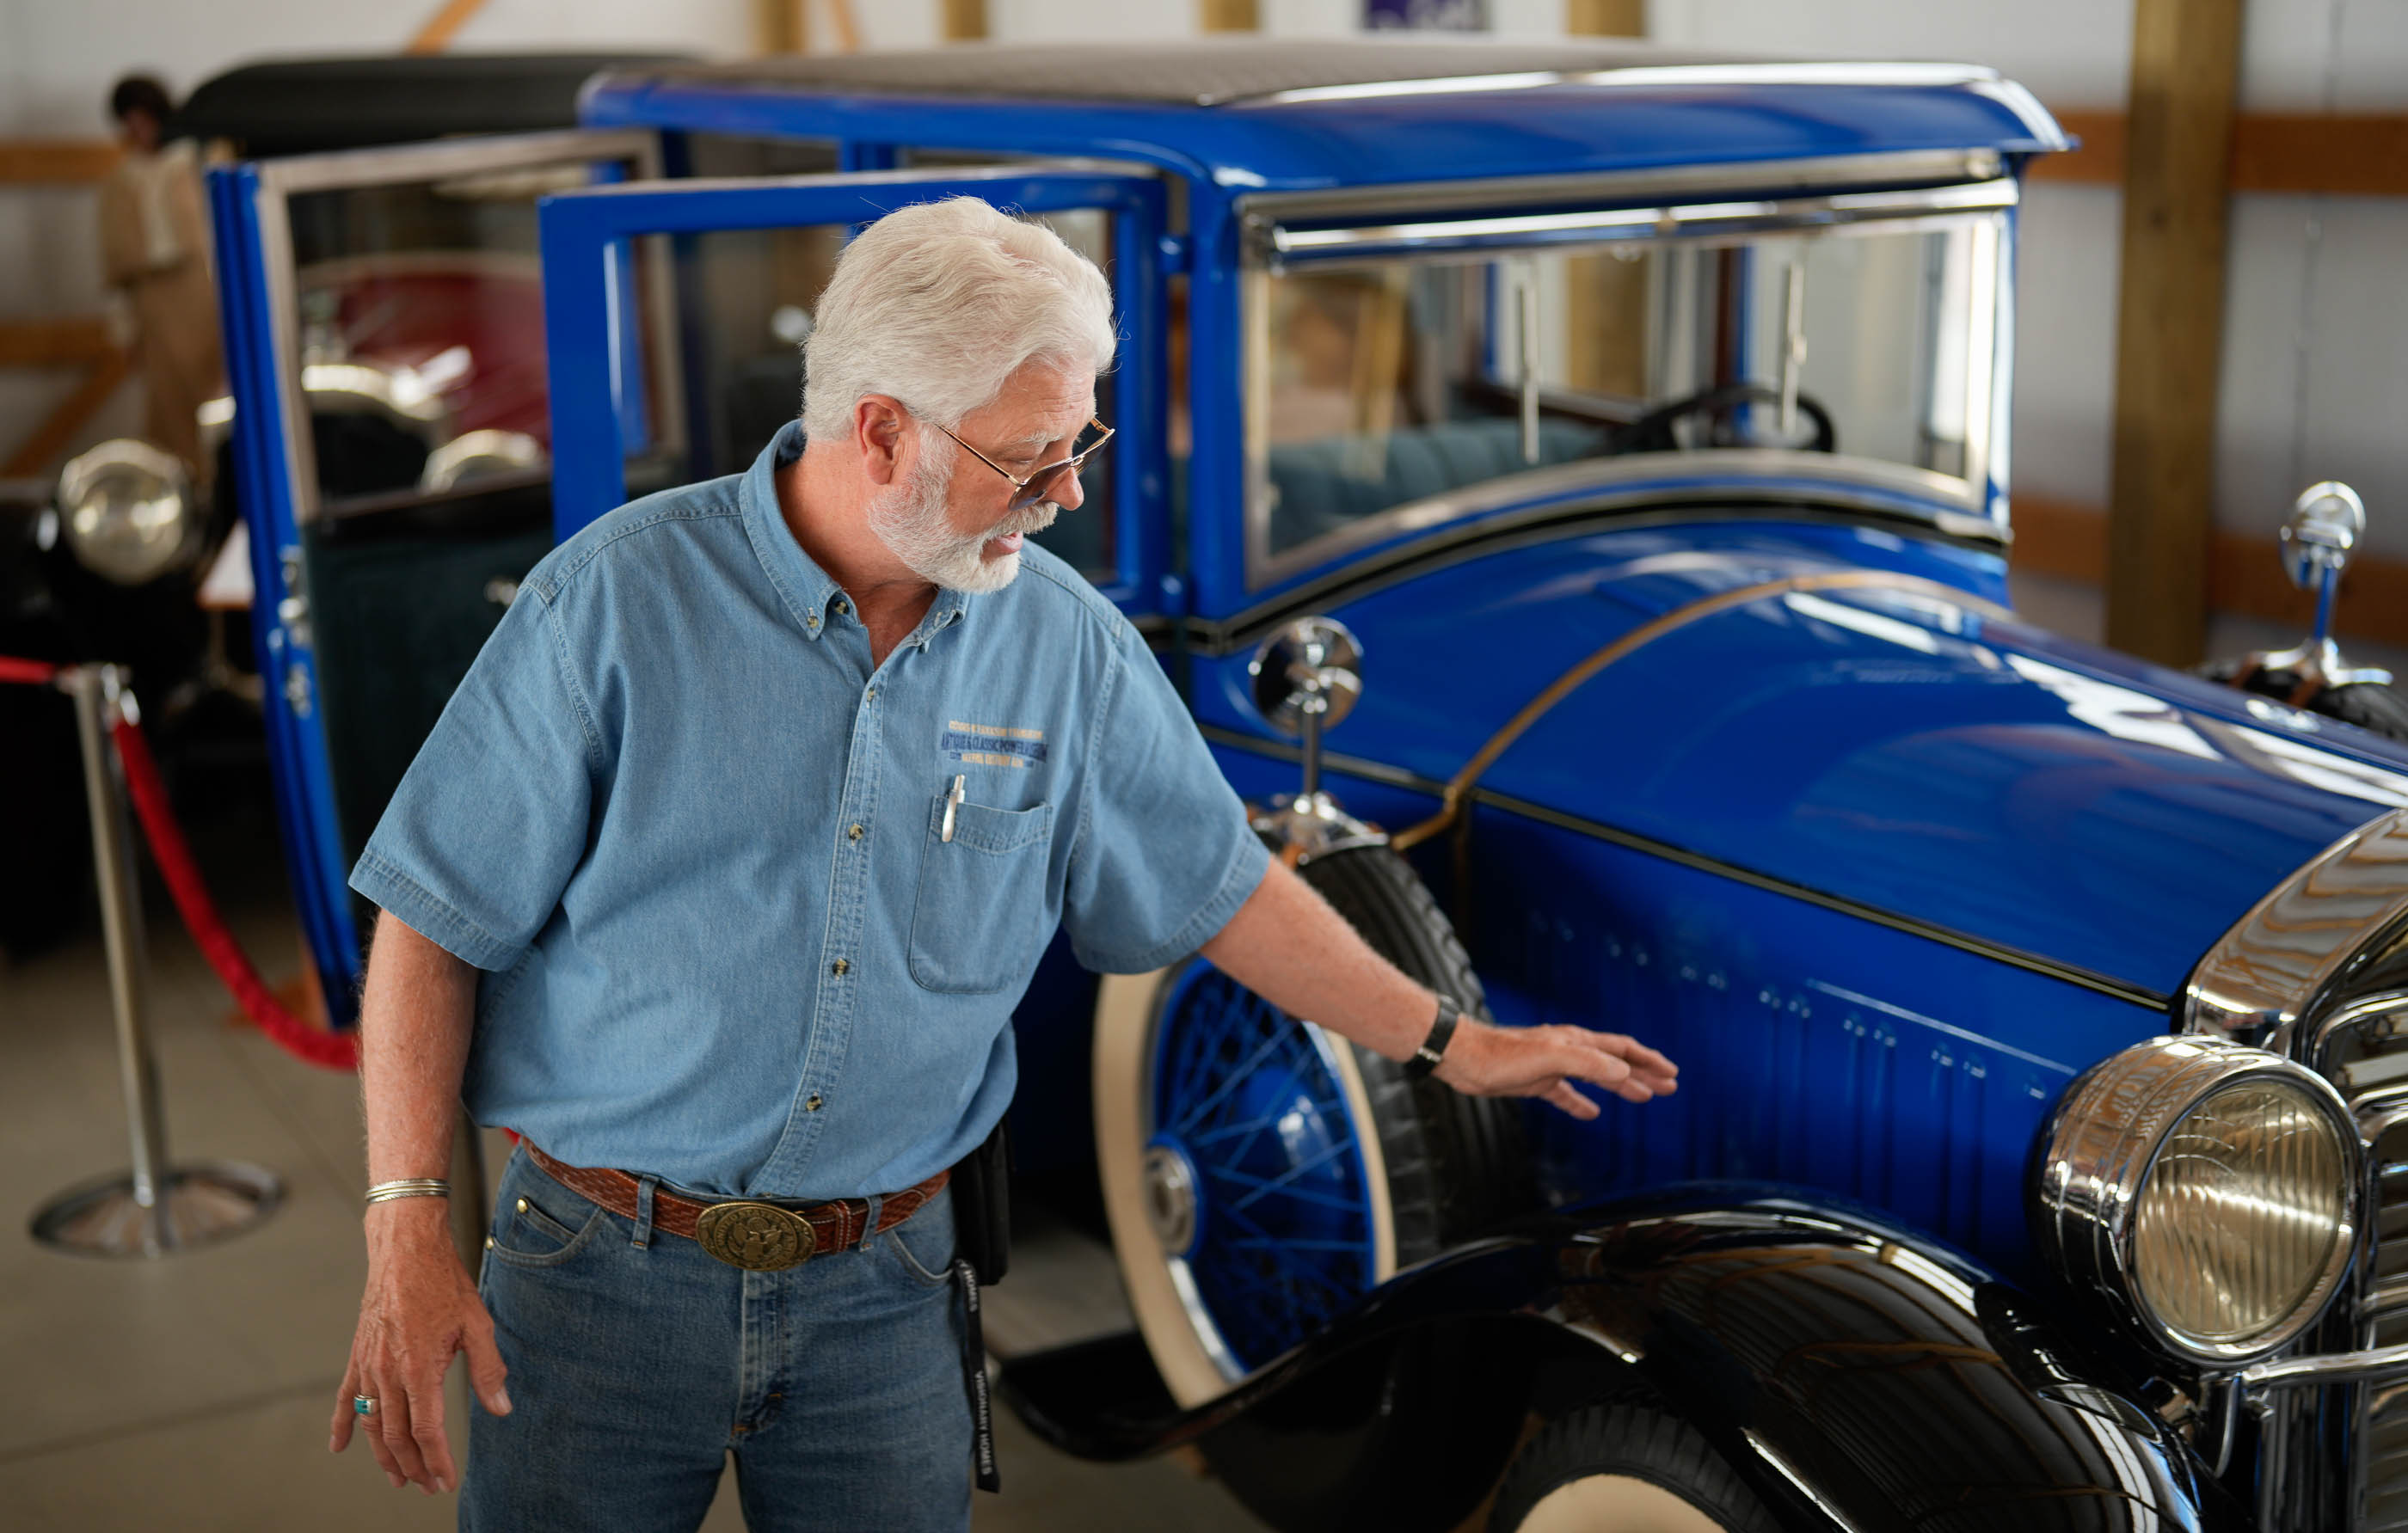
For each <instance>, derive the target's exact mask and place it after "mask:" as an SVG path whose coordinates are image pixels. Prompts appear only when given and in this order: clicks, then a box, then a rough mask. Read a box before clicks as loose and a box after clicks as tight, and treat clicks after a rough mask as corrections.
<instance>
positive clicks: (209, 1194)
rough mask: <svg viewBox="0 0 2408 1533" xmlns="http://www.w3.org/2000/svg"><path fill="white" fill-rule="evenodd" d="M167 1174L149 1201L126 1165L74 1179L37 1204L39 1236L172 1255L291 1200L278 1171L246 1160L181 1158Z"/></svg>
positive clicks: (68, 1248) (74, 1246)
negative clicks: (192, 1161)
mask: <svg viewBox="0 0 2408 1533" xmlns="http://www.w3.org/2000/svg"><path fill="white" fill-rule="evenodd" d="M162 1182H163V1185H162V1186H161V1187H160V1189H159V1197H158V1200H157V1202H156V1203H155V1204H154V1205H153V1206H152V1207H150V1208H148V1209H146V1208H144V1207H142V1205H140V1204H139V1203H136V1201H135V1200H134V1179H133V1177H132V1176H130V1175H127V1174H125V1173H122V1172H121V1173H119V1174H118V1175H116V1176H108V1177H103V1178H101V1179H100V1180H99V1181H97V1182H85V1183H83V1184H82V1185H80V1186H76V1187H70V1188H68V1189H67V1190H66V1191H65V1192H63V1193H61V1194H59V1195H58V1196H56V1197H53V1198H51V1199H50V1201H49V1202H47V1203H45V1204H43V1205H42V1206H41V1207H40V1208H39V1209H36V1211H34V1225H33V1235H34V1239H36V1240H39V1241H41V1242H42V1243H43V1244H44V1245H47V1246H52V1247H55V1248H56V1249H58V1250H60V1251H65V1252H69V1253H72V1254H76V1255H79V1256H136V1257H152V1256H168V1255H173V1254H175V1253H177V1252H179V1251H189V1250H192V1249H193V1247H195V1246H205V1245H209V1244H212V1243H214V1242H216V1241H219V1240H223V1239H230V1238H232V1237H234V1236H236V1235H239V1234H241V1233H242V1232H243V1231H244V1230H247V1229H250V1228H251V1227H252V1226H253V1225H259V1224H262V1223H265V1220H266V1219H267V1216H268V1215H269V1214H271V1213H274V1212H275V1211H276V1206H277V1205H278V1204H279V1203H280V1202H282V1201H283V1200H284V1183H283V1182H280V1181H279V1180H278V1179H277V1176H276V1173H275V1172H273V1171H270V1170H266V1169H264V1168H260V1167H257V1166H246V1165H243V1164H242V1163H240V1162H238V1161H205V1162H202V1163H200V1164H198V1165H193V1166H179V1167H176V1168H173V1169H171V1170H169V1171H168V1172H167V1174H166V1176H165V1178H163V1179H162Z"/></svg>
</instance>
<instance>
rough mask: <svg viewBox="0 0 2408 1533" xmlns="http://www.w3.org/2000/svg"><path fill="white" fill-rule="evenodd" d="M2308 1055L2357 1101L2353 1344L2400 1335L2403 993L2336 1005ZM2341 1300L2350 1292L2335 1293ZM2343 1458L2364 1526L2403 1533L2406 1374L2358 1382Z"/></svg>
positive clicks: (2406, 1075)
mask: <svg viewBox="0 0 2408 1533" xmlns="http://www.w3.org/2000/svg"><path fill="white" fill-rule="evenodd" d="M2319 1032H2320V1035H2321V1037H2320V1043H2321V1047H2320V1048H2319V1049H2318V1050H2317V1053H2319V1055H2320V1057H2319V1059H2318V1060H2317V1061H2316V1064H2317V1065H2318V1067H2320V1068H2322V1069H2323V1070H2324V1072H2325V1074H2326V1076H2327V1078H2328V1079H2329V1080H2330V1081H2331V1082H2332V1083H2333V1084H2334V1085H2335V1086H2337V1087H2339V1088H2340V1090H2341V1093H2342V1095H2343V1096H2345V1097H2347V1098H2348V1099H2349V1102H2350V1105H2351V1107H2352V1108H2353V1109H2354V1110H2356V1111H2357V1113H2358V1127H2359V1129H2360V1131H2361V1132H2362V1133H2363V1134H2364V1136H2365V1138H2366V1142H2367V1146H2368V1155H2367V1171H2368V1176H2369V1178H2370V1180H2371V1182H2372V1186H2371V1187H2370V1188H2369V1192H2370V1195H2371V1196H2370V1198H2369V1211H2368V1225H2369V1226H2370V1229H2371V1231H2372V1235H2373V1238H2374V1248H2373V1250H2372V1253H2371V1254H2370V1257H2369V1260H2368V1262H2367V1264H2366V1267H2365V1268H2364V1279H2363V1283H2362V1286H2361V1288H2360V1289H2359V1292H2358V1295H2357V1296H2356V1298H2357V1303H2356V1309H2357V1314H2358V1325H2357V1330H2358V1336H2357V1337H2356V1339H2355V1340H2354V1344H2355V1345H2357V1346H2360V1347H2392V1346H2400V1345H2403V1344H2408V995H2403V994H2400V993H2396V992H2395V993H2393V994H2390V995H2386V996H2378V997H2374V998H2372V999H2369V1000H2365V1001H2360V1002H2358V1003H2357V1004H2355V1005H2352V1006H2350V1007H2347V1008H2345V1009H2344V1010H2343V1011H2342V1012H2341V1013H2340V1014H2339V1015H2338V1016H2336V1017H2335V1018H2333V1019H2332V1020H2331V1021H2329V1022H2328V1023H2326V1024H2324V1026H2323V1027H2322V1028H2321V1029H2319ZM2343 1302H2344V1303H2347V1302H2349V1299H2348V1297H2347V1296H2344V1298H2343ZM2358 1395H2359V1400H2358V1412H2359V1415H2358V1430H2357V1431H2356V1432H2355V1433H2353V1434H2352V1436H2353V1437H2354V1438H2355V1439H2356V1442H2357V1448H2358V1452H2357V1453H2356V1454H2353V1457H2354V1459H2355V1463H2354V1464H2353V1466H2352V1468H2353V1469H2354V1470H2355V1471H2356V1473H2357V1476H2358V1482H2359V1487H2360V1492H2361V1495H2362V1497H2363V1499H2362V1500H2361V1501H2360V1503H2359V1505H2360V1508H2361V1512H2360V1515H2359V1520H2358V1527H2359V1528H2361V1529H2363V1530H2364V1533H2408V1382H2401V1383H2387V1384H2377V1385H2372V1386H2360V1387H2359V1388H2358Z"/></svg>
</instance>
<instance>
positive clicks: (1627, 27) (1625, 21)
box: [1564, 0, 1647, 37]
mask: <svg viewBox="0 0 2408 1533" xmlns="http://www.w3.org/2000/svg"><path fill="white" fill-rule="evenodd" d="M1564 31H1565V32H1567V33H1569V34H1570V36H1575V37H1644V36H1647V0H1564Z"/></svg>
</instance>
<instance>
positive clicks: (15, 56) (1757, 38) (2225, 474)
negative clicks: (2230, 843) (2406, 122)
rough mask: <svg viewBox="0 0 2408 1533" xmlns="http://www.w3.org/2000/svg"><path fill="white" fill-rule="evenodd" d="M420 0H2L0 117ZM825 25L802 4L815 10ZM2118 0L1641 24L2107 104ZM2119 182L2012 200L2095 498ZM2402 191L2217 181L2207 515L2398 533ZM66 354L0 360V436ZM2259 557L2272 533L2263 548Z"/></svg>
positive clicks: (2389, 85) (923, 39) (36, 261)
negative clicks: (2303, 517)
mask: <svg viewBox="0 0 2408 1533" xmlns="http://www.w3.org/2000/svg"><path fill="white" fill-rule="evenodd" d="M435 5H436V0H399V3H397V0H306V3H304V0H0V133H19V134H27V133H44V134H62V135H80V134H92V133H95V132H99V131H103V130H104V129H105V126H106V123H105V122H104V113H103V111H102V107H101V101H102V96H103V94H104V93H105V92H106V91H107V89H108V84H109V82H110V81H111V80H112V79H115V78H116V77H117V76H118V75H119V74H120V73H122V72H123V71H125V70H127V69H130V68H135V67H148V68H151V69H155V70H157V71H158V72H160V73H161V74H162V75H163V76H164V77H165V78H166V79H167V80H168V82H169V83H170V85H171V86H173V87H174V88H176V89H179V90H182V89H186V88H189V87H190V86H191V85H193V83H195V82H197V81H198V80H200V79H205V78H207V77H208V75H210V74H212V73H214V72H216V71H217V70H219V69H222V68H223V67H225V66H226V65H228V64H233V63H236V62H238V61H242V60H247V59H252V58H257V57H261V56H265V55H268V54H274V53H296V52H316V51H331V50H372V49H382V48H390V47H394V46H395V45H397V44H398V43H399V42H400V41H401V40H402V39H403V38H405V37H406V36H409V33H411V32H412V31H413V30H415V28H416V27H417V26H418V25H419V24H420V22H421V21H423V17H424V16H425V15H427V14H431V13H432V12H433V10H434V8H435ZM1359 8H1360V7H1359V0H1263V15H1264V26H1265V30H1267V31H1269V32H1270V33H1273V34H1275V35H1278V36H1336V35H1343V34H1345V33H1347V32H1349V31H1351V30H1353V29H1354V27H1355V24H1356V18H1357V16H1358V15H1359ZM854 9H855V11H856V13H857V14H858V16H859V18H860V21H861V26H862V30H863V33H864V36H865V40H866V42H867V44H868V45H869V46H871V47H884V48H896V47H917V46H924V45H925V44H928V43H931V42H934V41H935V40H936V32H937V17H938V11H939V0H855V6H854ZM989 12H990V16H991V18H992V21H993V24H994V29H995V33H996V36H998V37H1003V38H1011V39H1027V40H1062V39H1068V38H1077V37H1111V38H1128V37H1160V38H1169V37H1176V36H1184V35H1186V34H1187V33H1189V32H1190V31H1192V30H1193V28H1194V26H1195V19H1196V12H1197V6H1196V4H1195V0H989ZM1490 14H1491V18H1492V21H1493V24H1494V28H1495V30H1496V31H1497V32H1498V33H1499V34H1502V35H1507V36H1524V37H1529V36H1548V35H1551V34H1555V33H1557V32H1559V31H1560V30H1561V26H1562V15H1563V0H1490ZM2248 15H2249V19H2248V27H2247V35H2246V38H2245V42H2244V62H2243V79H2242V95H2243V104H2244V107H2246V108H2248V109H2251V110H2259V111H2277V110H2287V111H2316V110H2342V111H2358V112H2376V111H2401V110H2408V4H2401V3H2400V0H2249V13H2248ZM750 18H751V7H750V0H490V3H489V4H488V5H487V6H486V7H484V9H483V10H481V11H480V13H479V14H478V16H477V17H476V19H475V20H474V21H472V22H471V23H470V24H469V26H468V27H467V29H466V31H465V32H464V33H463V34H462V35H461V37H460V39H459V44H458V46H460V47H462V48H477V49H493V48H511V47H522V48H525V47H554V48H557V47H599V46H630V47H649V46H660V47H675V48H690V49H694V50H698V51H703V52H733V51H738V50H741V49H742V48H743V47H744V46H745V45H746V43H747V41H748V29H749V25H750ZM814 21H815V23H816V27H817V31H818V35H819V36H825V35H826V21H825V15H824V12H821V13H818V14H817V15H815V17H814ZM2131 23H2132V7H2131V0H1812V3H1805V4H1801V3H1800V0H1652V4H1651V6H1650V24H1651V27H1652V29H1653V34H1654V36H1656V37H1657V38H1658V39H1660V40H1662V41H1665V42H1670V43H1675V44H1681V45H1684V46H1689V47H1698V48H1706V49H1728V50H1744V51H1752V52H1763V53H1770V54H1774V55H1781V54H1799V55H1816V54H1821V55H1834V56H1841V55H1856V56H1863V57H1882V58H1944V59H1969V60H1974V61H1978V62H1981V63H1985V64H1996V65H1998V66H1999V67H2000V68H2002V69H2004V70H2006V71H2007V72H2008V73H2010V74H2012V75H2014V77H2015V78H2017V79H2021V80H2022V81H2023V82H2024V83H2026V84H2028V85H2029V86H2030V87H2031V88H2032V89H2033V90H2034V91H2035V92H2037V93H2039V94H2040V96H2041V97H2042V100H2045V101H2048V102H2050V103H2052V104H2054V105H2057V106H2060V107H2093V108H2110V109H2113V108H2116V107H2120V106H2121V105H2122V103H2123V100H2124V93H2125V86H2126V76H2127V73H2128V68H2129V58H2130V34H2131ZM2121 219H2122V211H2121V198H2120V196H2119V194H2118V193H2116V192H2115V191H2114V190H2113V189H2109V188H2094V187H2075V186H2062V185H2047V184H2043V185H2040V186H2036V187H2034V188H2033V189H2032V191H2031V192H2030V193H2029V195H2028V199H2027V201H2026V203H2025V207H2024V210H2023V214H2022V231H2023V238H2022V251H2021V255H2022V272H2021V276H2022V281H2021V286H2020V308H2019V313H2018V330H2019V336H2018V357H2019V365H2018V370H2017V379H2016V393H2015V406H2014V433H2015V444H2014V463H2015V479H2016V484H2017V487H2018V488H2019V489H2021V490H2023V491H2025V492H2026V493H2028V494H2042V495H2048V496H2052V497H2055V498H2058V499H2063V500H2071V501H2077V502H2081V503H2084V504H2088V505H2098V506H2103V505H2104V504H2105V503H2106V499H2107V486H2108V449H2109V438H2110V422H2109V417H2110V412H2111V408H2112V400H2113V394H2114V346H2115V294H2116V262H2117V251H2118V245H2119V242H2120V237H2121ZM90 225H91V217H90V213H89V208H88V206H87V203H86V199H85V197H84V196H83V194H81V193H65V192H45V193H36V192H28V191H23V190H7V189H0V315H22V314H31V313H38V312H76V311H83V310H88V309H90V308H93V307H94V306H96V304H97V302H98V299H99V294H98V291H97V287H96V284H95V281H94V279H93V265H94V263H93V251H92V233H91V228H90ZM2402 252H2408V199H2403V200H2391V199H2384V200H2372V199H2351V198H2336V197H2326V198H2306V197H2243V198H2241V199H2239V200H2238V201H2237V202H2236V203H2235V205H2234V213H2233V220H2232V249H2231V258H2230V289H2229V303H2228V311H2227V320H2226V331H2225V375H2224V393H2223V408H2222V417H2223V424H2222V439H2221V442H2220V445H2219V449H2218V453H2217V471H2218V498H2219V508H2218V516H2219V518H2220V520H2221V521H2222V522H2223V523H2225V524H2227V525H2229V526H2233V527H2242V528H2257V529H2263V528H2271V527H2272V525H2273V524H2274V523H2276V522H2277V521H2278V520H2279V518H2280V516H2281V514H2282V512H2283V510H2284V509H2286V507H2287V506H2288V504H2289V501H2290V497H2291V495H2292V494H2293V493H2294V492H2295V491H2296V490H2297V489H2298V488H2299V481H2304V480H2307V479H2315V478H2323V477H2328V476H2337V477H2341V478H2345V479H2349V480H2351V481H2352V482H2354V483H2356V484H2357V485H2358V488H2359V489H2360V490H2361V491H2363V492H2364V493H2365V494H2366V495H2367V499H2368V503H2369V507H2370V509H2371V511H2372V519H2373V522H2374V527H2373V529H2372V534H2371V539H2370V540H2371V542H2372V544H2373V545H2374V546H2375V547H2378V548H2382V549H2385V550H2386V551H2388V552H2393V553H2395V554H2402V555H2408V387H2403V385H2408V304H2403V303H2401V302H2399V301H2398V300H2397V298H2396V297H2395V294H2396V292H2397V290H2398V289H2399V288H2400V287H2401V279H2402V278H2403V277H2408V267H2403V262H2402ZM66 386H67V380H64V379H47V380H45V379H38V378H34V377H31V376H29V375H26V374H24V373H22V372H19V373H0V443H6V442H7V441H9V440H13V438H14V437H15V436H16V435H17V434H19V433H21V432H22V430H23V429H25V427H26V426H28V425H30V423H31V421H32V419H33V417H34V415H35V414H36V413H37V407H38V406H39V404H40V402H41V400H42V399H44V398H47V397H50V396H53V395H55V394H58V393H62V392H64V390H65V387H66ZM2269 557H2270V558H2271V557H2272V554H2271V552H2270V554H2269Z"/></svg>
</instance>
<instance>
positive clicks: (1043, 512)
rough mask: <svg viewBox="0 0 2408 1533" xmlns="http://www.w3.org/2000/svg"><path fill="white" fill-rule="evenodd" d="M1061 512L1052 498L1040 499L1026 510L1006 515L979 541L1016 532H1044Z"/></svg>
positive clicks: (1008, 535) (1009, 535)
mask: <svg viewBox="0 0 2408 1533" xmlns="http://www.w3.org/2000/svg"><path fill="white" fill-rule="evenodd" d="M1061 514H1062V508H1061V507H1059V506H1056V505H1055V504H1054V503H1053V502H1052V501H1050V500H1040V501H1039V502H1038V503H1037V504H1036V505H1034V506H1031V507H1029V508H1028V509H1026V510H1025V511H1014V512H1013V513H1012V514H1011V515H1010V516H1007V517H1005V518H1004V519H1003V520H1002V521H1000V522H998V523H996V524H995V525H994V526H992V527H990V528H988V529H987V531H986V533H985V534H984V536H982V537H981V538H980V539H979V541H981V542H982V543H983V542H986V541H989V540H990V539H993V538H996V537H1011V535H1012V534H1013V533H1016V532H1017V533H1032V532H1043V531H1044V530H1045V529H1046V528H1048V527H1050V526H1052V525H1053V524H1054V518H1055V517H1057V516H1059V515H1061Z"/></svg>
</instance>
